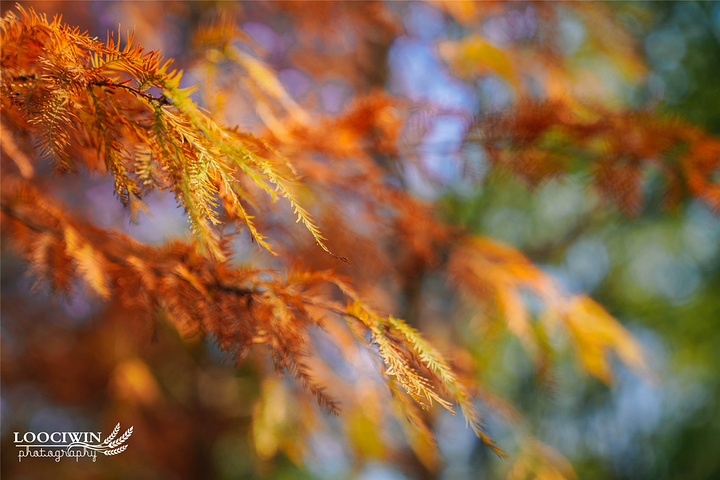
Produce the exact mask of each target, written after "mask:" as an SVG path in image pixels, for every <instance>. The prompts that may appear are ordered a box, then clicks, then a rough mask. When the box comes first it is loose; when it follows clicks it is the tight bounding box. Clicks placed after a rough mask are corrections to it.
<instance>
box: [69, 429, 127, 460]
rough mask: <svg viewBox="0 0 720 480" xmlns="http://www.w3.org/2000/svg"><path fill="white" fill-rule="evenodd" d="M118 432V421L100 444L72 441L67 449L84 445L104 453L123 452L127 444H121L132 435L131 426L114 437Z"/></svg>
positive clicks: (114, 453)
mask: <svg viewBox="0 0 720 480" xmlns="http://www.w3.org/2000/svg"><path fill="white" fill-rule="evenodd" d="M118 432H120V424H119V423H118V424H117V425H115V428H113V431H112V432H111V433H110V435H108V437H107V438H106V439H105V440H104V441H103V442H102V443H101V444H100V445H93V444H89V443H85V442H74V443H71V444H70V445H68V446H67V449H68V451H69V450H70V449H71V448H72V447H84V448H87V449H90V450H94V451H96V452H100V453H103V454H104V455H117V454H118V453H122V452H124V451H125V449H126V448H127V447H128V446H127V445H123V443H125V442H126V441H127V440H128V438H130V436H131V435H132V432H133V427H130V428H128V429H127V430H126V431H125V433H123V434H122V435H120V436H119V437H118V438H117V439H116V438H115V437H116V436H117V434H118ZM121 445H122V446H121Z"/></svg>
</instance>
